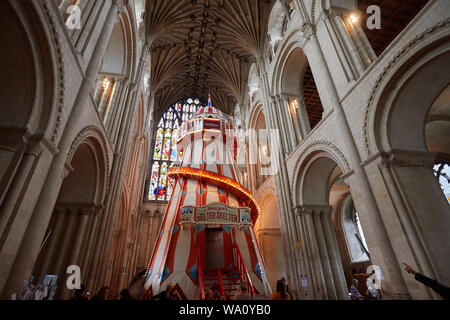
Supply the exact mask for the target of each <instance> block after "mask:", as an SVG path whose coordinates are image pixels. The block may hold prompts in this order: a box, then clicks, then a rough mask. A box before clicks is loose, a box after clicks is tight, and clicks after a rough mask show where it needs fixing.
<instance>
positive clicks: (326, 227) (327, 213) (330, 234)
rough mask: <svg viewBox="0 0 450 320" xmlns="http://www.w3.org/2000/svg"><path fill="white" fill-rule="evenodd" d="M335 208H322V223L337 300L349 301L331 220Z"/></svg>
mask: <svg viewBox="0 0 450 320" xmlns="http://www.w3.org/2000/svg"><path fill="white" fill-rule="evenodd" d="M332 212H333V207H331V206H325V207H323V208H322V214H321V221H322V228H323V234H324V237H325V242H326V246H327V250H328V257H329V259H330V265H331V274H332V276H333V279H334V285H335V290H336V299H341V300H347V299H348V294H347V292H348V288H347V282H346V280H345V274H344V269H343V266H342V259H341V255H340V252H339V245H338V241H337V237H336V231H335V230H334V226H333V221H332V220H331V213H332Z"/></svg>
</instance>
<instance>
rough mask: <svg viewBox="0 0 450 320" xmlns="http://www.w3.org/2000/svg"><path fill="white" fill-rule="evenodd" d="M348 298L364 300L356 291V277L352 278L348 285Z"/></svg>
mask: <svg viewBox="0 0 450 320" xmlns="http://www.w3.org/2000/svg"><path fill="white" fill-rule="evenodd" d="M350 299H352V300H364V299H363V296H362V295H361V293H359V291H358V280H357V279H353V280H352V285H351V286H350Z"/></svg>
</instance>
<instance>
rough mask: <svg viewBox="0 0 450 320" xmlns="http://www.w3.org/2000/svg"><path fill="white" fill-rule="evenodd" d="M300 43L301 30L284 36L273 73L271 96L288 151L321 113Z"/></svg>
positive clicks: (302, 39)
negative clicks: (278, 113) (279, 117)
mask: <svg viewBox="0 0 450 320" xmlns="http://www.w3.org/2000/svg"><path fill="white" fill-rule="evenodd" d="M303 44H304V38H303V37H302V36H301V33H300V30H292V32H291V33H289V34H287V35H286V37H285V39H283V42H282V43H280V45H279V49H278V53H277V56H276V60H275V65H274V69H273V71H272V95H273V100H274V103H275V105H276V107H277V109H278V110H279V112H280V115H281V117H282V120H283V123H282V124H280V125H281V126H282V128H281V130H282V133H283V135H284V136H285V139H284V140H285V141H286V142H285V144H286V145H285V149H286V150H287V151H288V152H290V151H292V150H294V149H295V148H296V147H297V146H298V145H299V144H300V143H301V141H302V140H304V139H305V138H306V137H307V136H308V135H309V134H310V132H311V130H312V129H314V127H315V126H316V125H317V124H318V123H319V122H320V120H321V119H322V115H323V111H324V110H323V107H322V102H321V99H320V96H319V94H318V91H317V86H316V83H315V81H314V77H313V74H312V71H311V68H310V66H309V62H308V58H307V56H306V55H305V52H304V49H303Z"/></svg>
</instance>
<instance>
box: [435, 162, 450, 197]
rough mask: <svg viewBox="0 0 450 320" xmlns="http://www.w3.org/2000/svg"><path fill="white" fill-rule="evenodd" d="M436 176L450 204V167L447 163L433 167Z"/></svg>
mask: <svg viewBox="0 0 450 320" xmlns="http://www.w3.org/2000/svg"><path fill="white" fill-rule="evenodd" d="M433 172H434V175H435V176H436V179H438V181H439V185H440V186H441V189H442V191H443V192H444V194H445V197H446V198H447V201H448V202H449V204H450V166H449V164H448V163H447V162H440V163H437V164H435V165H434V167H433Z"/></svg>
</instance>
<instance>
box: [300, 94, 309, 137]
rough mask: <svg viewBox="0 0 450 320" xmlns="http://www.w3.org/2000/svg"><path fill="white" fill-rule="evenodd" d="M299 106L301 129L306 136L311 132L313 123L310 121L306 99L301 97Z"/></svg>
mask: <svg viewBox="0 0 450 320" xmlns="http://www.w3.org/2000/svg"><path fill="white" fill-rule="evenodd" d="M298 108H299V116H300V119H299V122H300V129H301V133H302V135H303V137H306V136H307V135H308V134H309V133H310V132H311V124H310V123H309V118H308V111H307V110H306V105H305V100H303V99H299V102H298Z"/></svg>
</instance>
